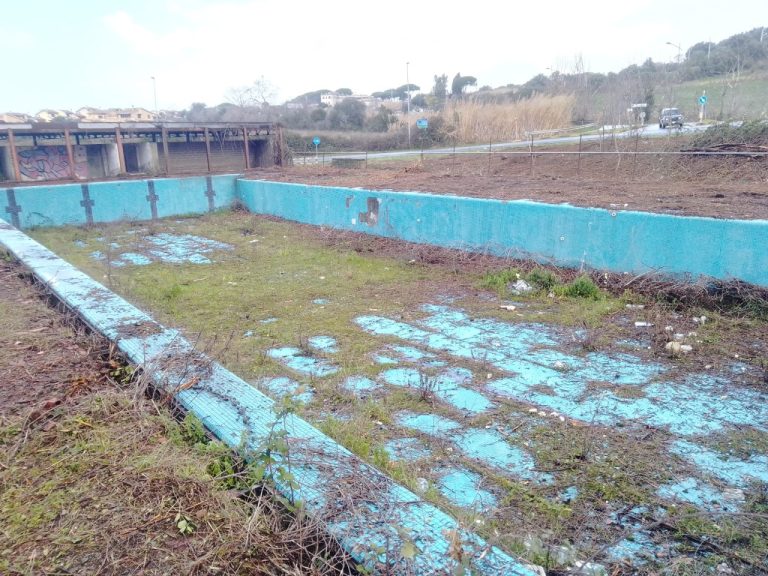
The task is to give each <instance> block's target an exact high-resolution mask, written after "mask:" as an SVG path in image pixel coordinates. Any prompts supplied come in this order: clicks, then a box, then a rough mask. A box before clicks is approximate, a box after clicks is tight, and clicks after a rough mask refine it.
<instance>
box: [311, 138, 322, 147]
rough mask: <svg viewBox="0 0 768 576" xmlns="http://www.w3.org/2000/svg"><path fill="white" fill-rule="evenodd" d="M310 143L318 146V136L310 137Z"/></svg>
mask: <svg viewBox="0 0 768 576" xmlns="http://www.w3.org/2000/svg"><path fill="white" fill-rule="evenodd" d="M312 144H314V145H315V146H320V138H318V137H317V136H315V137H314V138H312Z"/></svg>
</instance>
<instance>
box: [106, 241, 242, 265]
mask: <svg viewBox="0 0 768 576" xmlns="http://www.w3.org/2000/svg"><path fill="white" fill-rule="evenodd" d="M102 241H103V239H102ZM140 243H141V244H142V245H144V246H145V247H146V250H145V251H146V254H142V253H137V252H123V253H114V254H113V255H112V256H111V264H112V265H113V266H124V265H126V264H131V265H135V266H146V265H147V264H151V263H152V262H164V263H166V264H184V263H190V264H210V263H211V260H210V259H209V258H208V257H206V256H204V254H208V253H211V252H214V251H223V250H231V249H232V248H233V247H232V245H230V244H225V243H224V242H218V241H216V240H211V239H209V238H202V237H200V236H192V235H190V234H183V235H175V234H168V233H163V234H156V235H153V236H146V237H144V238H142V239H141V242H140ZM110 248H111V249H112V250H117V249H119V248H120V244H118V243H117V242H111V243H110ZM91 258H93V259H94V260H104V259H106V255H105V254H104V253H103V252H102V251H101V250H96V251H94V252H92V253H91Z"/></svg>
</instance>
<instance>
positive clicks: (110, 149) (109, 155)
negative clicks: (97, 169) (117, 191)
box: [104, 143, 121, 176]
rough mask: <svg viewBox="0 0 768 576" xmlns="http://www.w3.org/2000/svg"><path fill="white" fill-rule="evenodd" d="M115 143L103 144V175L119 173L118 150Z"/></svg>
mask: <svg viewBox="0 0 768 576" xmlns="http://www.w3.org/2000/svg"><path fill="white" fill-rule="evenodd" d="M118 148H119V147H118V145H117V144H116V143H110V144H104V159H105V165H104V173H105V174H104V175H105V176H117V175H119V174H120V173H121V167H120V152H119V149H118Z"/></svg>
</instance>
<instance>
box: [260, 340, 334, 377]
mask: <svg viewBox="0 0 768 576" xmlns="http://www.w3.org/2000/svg"><path fill="white" fill-rule="evenodd" d="M267 355H268V356H269V357H270V358H274V359H275V360H278V361H280V362H282V363H283V364H285V365H286V366H288V368H290V369H291V370H295V371H296V372H301V373H302V374H308V375H310V376H320V377H323V376H330V375H331V374H335V373H336V372H338V371H339V369H338V367H336V366H334V365H333V364H331V363H330V362H328V361H327V360H325V359H323V358H313V357H312V356H305V355H304V354H302V352H301V350H299V349H298V348H293V347H290V346H285V347H283V348H272V349H271V350H269V351H268V352H267Z"/></svg>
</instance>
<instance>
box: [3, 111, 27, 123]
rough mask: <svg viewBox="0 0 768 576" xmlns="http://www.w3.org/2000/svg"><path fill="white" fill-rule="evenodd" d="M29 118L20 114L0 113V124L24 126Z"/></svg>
mask: <svg viewBox="0 0 768 576" xmlns="http://www.w3.org/2000/svg"><path fill="white" fill-rule="evenodd" d="M29 121H30V117H29V116H28V115H26V114H22V113H20V112H3V113H0V123H3V124H24V123H25V122H29Z"/></svg>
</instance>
